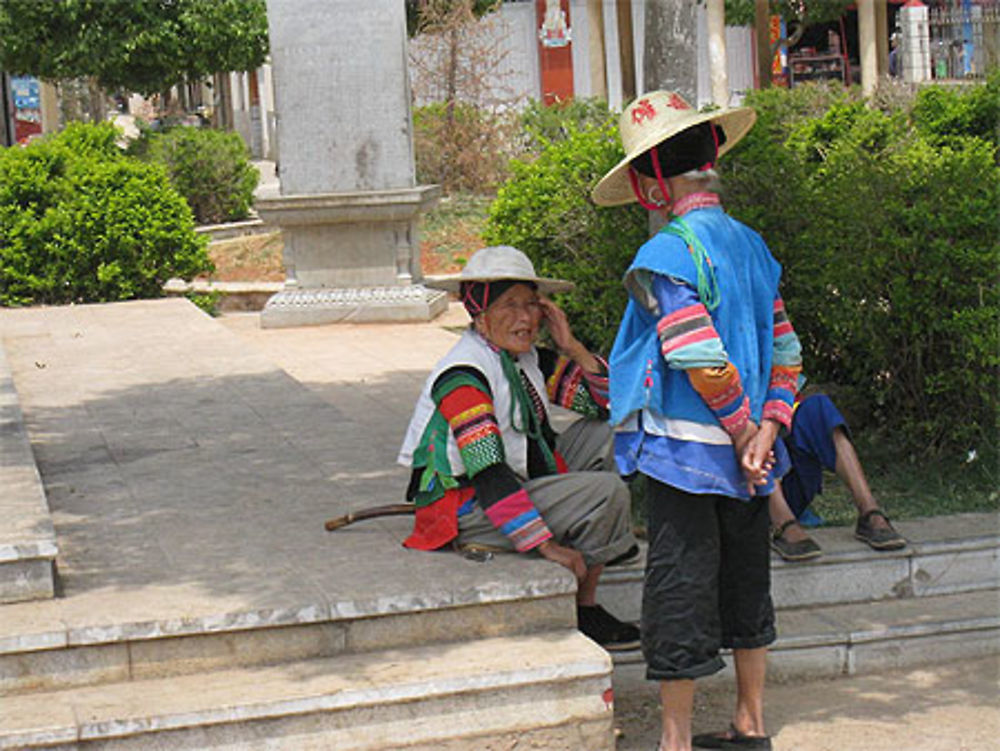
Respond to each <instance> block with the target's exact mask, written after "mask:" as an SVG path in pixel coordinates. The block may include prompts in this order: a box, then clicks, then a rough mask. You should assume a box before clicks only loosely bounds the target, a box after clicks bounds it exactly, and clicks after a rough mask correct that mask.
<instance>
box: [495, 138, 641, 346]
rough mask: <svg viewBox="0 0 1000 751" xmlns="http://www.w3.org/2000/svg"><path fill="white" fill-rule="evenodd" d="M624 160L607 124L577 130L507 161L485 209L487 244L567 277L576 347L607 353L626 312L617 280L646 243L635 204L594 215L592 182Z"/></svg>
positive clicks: (564, 301) (566, 303)
mask: <svg viewBox="0 0 1000 751" xmlns="http://www.w3.org/2000/svg"><path fill="white" fill-rule="evenodd" d="M622 156H623V153H622V150H621V146H620V145H619V143H618V136H617V130H616V128H614V127H612V126H611V125H610V124H607V123H606V124H604V125H602V126H599V127H585V128H582V129H578V128H577V127H576V126H574V125H572V124H569V125H568V126H567V131H566V135H565V137H564V138H563V139H562V140H559V141H556V142H553V143H552V144H551V145H550V146H549V147H548V148H546V149H545V150H544V151H542V153H541V154H540V155H539V156H538V158H537V159H533V160H531V161H525V160H515V161H514V162H512V165H511V167H512V170H513V177H512V178H511V179H510V181H508V182H507V183H506V184H505V185H504V186H503V187H501V189H500V190H499V192H498V194H497V198H496V201H495V202H494V203H493V205H492V206H491V207H490V212H489V217H488V219H487V224H486V229H485V231H484V239H485V240H486V242H487V243H489V244H498V243H506V244H509V245H513V246H515V247H517V248H520V249H521V250H523V251H524V252H525V253H527V254H528V256H529V257H530V258H531V260H532V262H533V263H534V264H535V268H536V269H537V270H538V271H539V273H541V274H546V275H551V276H556V277H560V278H565V279H571V280H572V281H574V282H575V283H576V290H575V291H574V292H572V293H571V294H569V295H566V296H564V297H563V298H561V299H560V304H561V305H562V306H563V308H564V310H565V311H566V313H567V315H568V316H569V317H570V320H571V321H572V322H573V328H574V332H575V333H576V335H577V336H578V337H579V338H580V340H581V341H583V342H584V343H586V344H587V345H589V346H591V347H594V348H595V349H597V350H599V351H603V352H608V351H609V350H610V348H611V344H612V342H613V341H614V336H615V332H616V328H617V325H618V321H619V319H620V318H621V315H622V313H623V312H624V310H625V303H626V295H625V290H624V288H623V286H622V276H623V275H624V273H625V269H626V268H627V267H628V264H629V262H630V260H631V258H632V254H633V253H634V252H635V250H636V249H638V247H639V245H641V244H642V243H643V242H644V241H645V240H646V237H647V231H646V221H645V212H644V211H643V210H642V209H641V208H639V207H638V206H635V205H633V206H628V207H624V208H619V209H598V208H597V207H596V206H595V205H594V204H593V202H591V200H590V190H591V188H592V187H593V186H594V184H595V183H596V181H597V180H598V179H599V178H600V177H601V175H603V174H604V173H605V172H607V171H608V170H609V169H611V168H612V167H613V166H614V165H615V164H616V163H617V162H618V161H619V160H620V159H621V158H622Z"/></svg>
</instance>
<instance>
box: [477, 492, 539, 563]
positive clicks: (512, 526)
mask: <svg viewBox="0 0 1000 751" xmlns="http://www.w3.org/2000/svg"><path fill="white" fill-rule="evenodd" d="M486 516H487V517H488V518H489V520H490V521H491V522H493V525H494V526H495V527H496V528H497V529H499V530H500V531H501V532H503V533H504V534H505V535H507V537H509V538H510V540H511V542H513V543H514V548H515V549H516V550H517V551H518V552H519V553H523V552H525V551H528V550H532V549H534V548H537V547H538V546H539V545H541V544H542V543H543V542H545V541H546V540H549V539H551V538H552V532H551V531H550V530H549V528H548V526H547V525H546V524H545V520H544V519H542V516H541V514H539V513H538V509H536V508H535V506H534V504H533V503H532V502H531V499H530V498H528V493H527V491H526V490H525V489H524V488H521V489H520V490H518V491H517V492H515V493H511V494H510V495H508V496H507V497H506V498H501V499H500V500H499V501H497V502H496V503H494V504H493V505H491V506H490V507H489V508H487V509H486Z"/></svg>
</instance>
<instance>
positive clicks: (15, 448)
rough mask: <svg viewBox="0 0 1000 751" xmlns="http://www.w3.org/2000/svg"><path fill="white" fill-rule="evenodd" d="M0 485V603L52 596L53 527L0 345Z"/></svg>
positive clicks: (12, 382) (18, 403) (54, 552)
mask: <svg viewBox="0 0 1000 751" xmlns="http://www.w3.org/2000/svg"><path fill="white" fill-rule="evenodd" d="M0 490H2V492H0V519H2V521H0V603H8V602H20V601H22V600H40V599H46V598H49V597H52V596H53V594H54V593H55V580H54V571H53V561H54V560H55V557H56V554H57V553H58V547H57V545H56V537H55V530H54V529H53V527H52V520H51V518H50V515H49V507H48V502H47V501H46V498H45V491H44V489H43V487H42V480H41V477H40V476H39V474H38V469H37V467H36V466H35V460H34V457H33V456H32V453H31V445H30V444H29V442H28V434H27V431H26V430H25V428H24V417H23V415H22V413H21V406H20V402H19V400H18V396H17V391H16V389H15V388H14V381H13V379H12V377H11V373H10V368H9V366H8V364H7V357H6V355H5V353H4V350H3V347H2V346H0Z"/></svg>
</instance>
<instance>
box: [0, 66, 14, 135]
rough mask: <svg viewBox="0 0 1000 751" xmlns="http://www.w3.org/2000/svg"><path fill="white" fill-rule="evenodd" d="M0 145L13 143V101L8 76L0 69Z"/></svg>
mask: <svg viewBox="0 0 1000 751" xmlns="http://www.w3.org/2000/svg"><path fill="white" fill-rule="evenodd" d="M0 97H2V100H0V146H13V145H14V102H13V99H12V97H11V92H10V77H9V76H8V75H7V74H6V73H4V72H3V71H0Z"/></svg>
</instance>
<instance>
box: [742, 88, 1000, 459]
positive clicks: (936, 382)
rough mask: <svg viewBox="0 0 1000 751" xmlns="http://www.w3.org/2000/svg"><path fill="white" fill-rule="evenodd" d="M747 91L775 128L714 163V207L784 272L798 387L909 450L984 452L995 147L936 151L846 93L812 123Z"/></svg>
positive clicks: (992, 317) (935, 141) (899, 119)
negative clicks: (805, 380) (842, 400)
mask: <svg viewBox="0 0 1000 751" xmlns="http://www.w3.org/2000/svg"><path fill="white" fill-rule="evenodd" d="M804 88H806V87H804ZM981 88H985V87H981ZM761 93H762V94H763V96H758V95H757V94H756V93H755V94H753V95H752V96H751V97H750V100H749V103H750V104H752V105H753V106H755V107H756V108H757V109H758V112H759V113H760V119H761V121H762V122H763V123H764V124H765V126H767V125H768V124H774V123H775V122H776V121H777V120H780V122H781V127H780V128H776V127H772V128H768V127H765V128H763V129H760V130H757V129H755V131H751V135H750V136H748V137H747V139H746V141H745V142H744V143H743V144H740V146H738V147H737V148H736V149H734V151H733V154H732V155H731V156H730V157H728V158H727V159H724V160H723V173H724V176H725V185H726V200H727V206H728V208H729V210H730V211H731V212H732V213H733V214H734V215H735V216H737V217H739V218H741V219H743V220H744V221H746V222H747V223H748V224H750V225H751V226H754V227H755V228H756V229H758V230H759V231H761V232H762V234H763V235H764V236H765V239H766V240H767V241H768V244H769V245H770V247H771V250H772V252H773V253H774V254H775V256H776V257H777V258H778V260H780V261H781V262H782V264H783V265H784V267H785V276H784V287H783V290H782V294H783V296H784V298H785V301H786V304H787V306H788V309H789V311H790V314H791V316H792V319H793V322H794V324H795V327H796V331H798V333H799V336H800V338H801V339H802V341H803V352H804V360H805V368H806V371H807V373H808V374H809V375H810V376H811V377H812V378H813V379H815V380H819V381H821V382H830V383H837V384H840V385H843V386H845V387H847V388H848V389H849V390H850V391H851V398H852V400H854V401H855V402H856V403H857V404H858V405H859V407H860V409H859V412H860V414H863V415H866V416H867V418H868V419H869V420H871V424H872V426H873V427H877V428H880V429H882V430H884V431H887V432H888V433H889V434H891V435H892V436H893V439H894V440H899V441H900V442H901V443H903V444H908V445H909V446H910V447H918V446H919V447H923V448H924V449H927V448H930V449H932V450H936V449H959V448H965V449H968V448H970V447H975V446H983V447H985V446H987V445H989V444H992V443H993V442H994V441H995V430H996V416H997V409H998V406H1000V401H998V390H997V372H998V366H1000V356H998V353H1000V340H998V336H997V323H996V322H997V320H998V317H1000V292H998V285H997V277H996V270H997V268H998V264H1000V238H998V234H997V228H998V227H1000V170H998V169H997V166H996V148H995V146H994V144H993V143H991V142H990V141H989V140H986V139H980V138H972V137H969V135H967V134H960V133H957V132H950V133H948V137H947V138H941V137H940V135H941V131H938V132H937V133H931V132H928V131H927V130H926V123H925V124H923V125H921V123H920V122H919V119H918V118H916V117H913V118H907V114H908V113H907V112H906V111H903V112H898V111H897V112H884V111H880V110H878V109H873V108H871V107H867V106H865V104H864V103H863V102H859V101H855V100H854V99H853V98H852V95H843V96H840V97H837V98H835V99H834V100H831V101H830V102H829V104H828V107H827V109H826V111H825V113H823V114H822V115H818V116H817V115H814V114H812V113H809V112H808V109H809V108H807V107H799V108H796V107H794V106H792V107H790V106H789V102H788V100H791V101H793V102H794V101H795V100H796V98H797V97H798V96H800V94H799V92H798V89H796V90H793V91H791V92H782V93H781V94H775V93H773V92H767V93H764V92H761ZM806 95H807V96H815V92H810V93H808V94H806ZM965 96H969V97H972V96H974V95H973V94H972V93H971V92H969V93H968V94H966V95H965ZM779 100H781V101H779ZM790 109H791V110H792V111H795V110H796V109H797V110H798V112H800V113H802V114H799V115H792V116H788V113H789V110H790ZM779 112H780V113H781V114H780V115H779V114H778V113H779ZM767 188H769V189H770V191H771V192H772V193H773V194H774V196H773V197H772V198H770V199H768V197H767V195H766V193H767V192H768V191H767Z"/></svg>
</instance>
